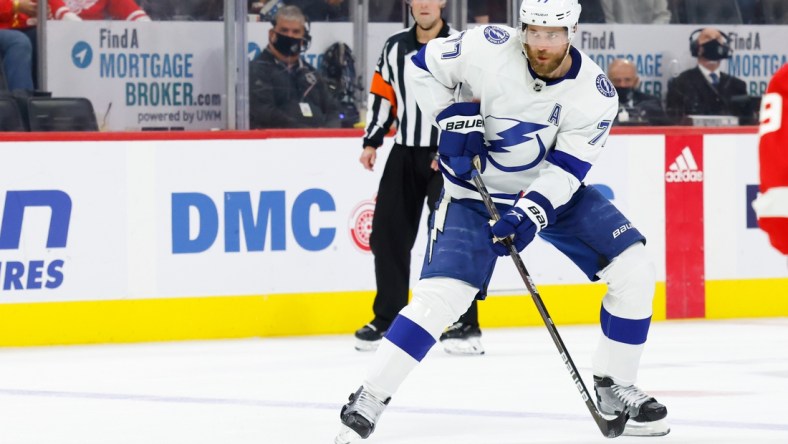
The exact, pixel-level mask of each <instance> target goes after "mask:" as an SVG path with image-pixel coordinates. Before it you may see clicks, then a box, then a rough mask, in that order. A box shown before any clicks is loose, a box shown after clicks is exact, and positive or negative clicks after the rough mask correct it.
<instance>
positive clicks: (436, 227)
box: [429, 199, 450, 262]
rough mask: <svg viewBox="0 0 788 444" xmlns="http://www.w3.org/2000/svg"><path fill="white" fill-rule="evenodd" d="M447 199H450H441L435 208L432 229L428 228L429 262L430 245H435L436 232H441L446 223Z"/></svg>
mask: <svg viewBox="0 0 788 444" xmlns="http://www.w3.org/2000/svg"><path fill="white" fill-rule="evenodd" d="M449 200H450V199H441V203H440V204H439V205H438V208H437V209H436V210H435V220H434V221H433V224H432V229H431V230H430V257H429V262H432V247H434V246H435V242H436V241H437V240H438V232H439V231H440V232H441V233H443V226H444V225H445V224H446V212H447V210H448V209H449Z"/></svg>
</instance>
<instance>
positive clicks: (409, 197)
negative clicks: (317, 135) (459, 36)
mask: <svg viewBox="0 0 788 444" xmlns="http://www.w3.org/2000/svg"><path fill="white" fill-rule="evenodd" d="M408 4H409V5H410V12H411V15H412V16H413V18H414V20H415V22H416V24H415V25H414V26H413V27H411V28H408V29H403V30H402V31H399V32H397V33H395V34H393V35H392V36H391V37H389V39H388V40H386V44H385V45H384V46H383V52H382V53H381V55H380V58H379V59H378V63H377V67H376V69H375V74H374V75H373V77H372V86H371V87H370V94H369V100H368V101H369V108H368V110H367V127H366V133H365V135H364V142H363V143H364V151H363V152H362V153H361V158H360V159H359V161H360V162H361V164H362V165H364V168H366V169H367V170H369V171H372V169H373V167H374V165H375V160H376V158H377V149H378V147H380V146H381V145H382V144H383V137H384V136H385V135H386V134H387V133H388V132H389V129H390V128H391V127H392V125H395V124H396V126H397V134H396V136H395V143H394V147H393V148H392V150H391V154H390V155H389V158H388V160H387V162H386V166H385V168H384V170H383V177H382V178H381V179H380V185H379V188H378V195H377V202H376V205H375V215H374V216H373V218H372V234H371V237H370V246H371V248H372V253H373V254H374V256H375V281H376V284H377V294H376V295H375V302H374V304H373V305H372V310H373V312H374V314H375V318H374V319H373V320H372V321H371V322H370V323H368V324H366V325H365V326H363V327H361V328H360V329H359V330H358V331H356V333H355V337H356V349H357V350H360V351H368V350H375V349H376V348H377V347H378V344H379V343H380V340H381V339H382V337H383V334H384V333H385V332H386V330H388V328H389V325H391V323H392V321H393V320H394V318H395V317H396V316H397V314H398V313H399V311H400V310H401V309H402V308H403V307H405V305H407V303H408V288H409V283H410V251H411V249H412V248H413V244H414V242H415V241H416V235H417V234H418V231H419V222H420V220H421V211H422V208H423V207H424V198H425V197H426V198H427V205H428V208H429V210H430V216H432V213H433V210H434V208H435V203H436V202H437V201H438V198H439V197H440V193H441V190H442V188H443V177H442V176H441V173H440V171H439V170H438V163H437V161H436V160H435V158H436V152H437V150H438V134H439V131H438V129H437V128H436V127H434V126H432V125H431V124H430V119H429V118H427V117H425V116H423V115H422V113H421V110H420V109H419V108H418V106H417V105H416V100H415V99H414V97H411V96H410V95H409V94H408V92H407V91H406V90H405V81H404V78H403V77H404V72H405V62H406V61H407V60H409V59H410V57H411V56H412V55H413V54H415V53H416V52H417V51H418V50H419V49H421V47H422V46H424V45H425V44H427V42H429V41H430V40H432V39H434V38H438V37H447V36H449V35H451V34H456V32H457V31H455V30H454V29H452V28H450V27H449V25H448V24H446V22H445V21H444V20H443V19H442V18H441V10H442V9H443V8H444V7H445V6H446V0H410V1H408ZM480 337H481V330H480V329H479V321H478V312H477V307H476V302H475V301H474V302H473V304H471V307H470V308H469V309H468V312H467V313H465V314H464V315H463V316H462V317H460V319H459V321H458V322H456V323H455V324H453V325H451V326H450V327H449V328H448V329H447V330H446V331H445V332H444V333H443V334H442V335H441V337H440V340H441V343H442V344H443V346H444V349H445V350H446V351H447V352H449V353H454V354H471V355H480V354H483V353H484V349H483V348H482V346H481V342H480V340H479V338H480Z"/></svg>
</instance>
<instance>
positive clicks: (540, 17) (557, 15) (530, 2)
mask: <svg viewBox="0 0 788 444" xmlns="http://www.w3.org/2000/svg"><path fill="white" fill-rule="evenodd" d="M581 10H582V7H581V6H580V4H579V3H578V2H577V0H523V3H522V4H521V5H520V31H521V32H522V31H525V29H524V28H525V26H527V25H536V26H562V27H564V28H566V29H567V32H568V37H569V43H571V42H572V39H573V38H574V36H575V26H577V21H578V19H579V18H580V11H581Z"/></svg>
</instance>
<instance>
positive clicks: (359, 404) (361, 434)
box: [334, 386, 391, 444]
mask: <svg viewBox="0 0 788 444" xmlns="http://www.w3.org/2000/svg"><path fill="white" fill-rule="evenodd" d="M348 400H349V401H350V402H348V403H347V404H345V405H344V406H342V411H341V412H340V413H339V419H340V420H341V421H342V428H341V429H340V430H339V433H338V434H337V436H336V438H334V444H349V443H351V442H353V441H355V440H357V439H367V438H368V437H369V435H371V434H372V432H374V431H375V425H376V424H377V422H378V418H380V415H381V414H382V413H383V409H385V408H386V406H387V405H388V403H389V401H391V397H389V398H388V399H386V400H385V401H384V400H381V399H379V398H378V397H376V396H375V395H373V394H372V393H370V392H369V391H368V390H367V389H365V388H364V386H361V387H359V388H358V390H356V393H352V394H351V395H350V398H348Z"/></svg>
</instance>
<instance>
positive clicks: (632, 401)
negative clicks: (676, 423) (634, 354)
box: [594, 376, 670, 436]
mask: <svg viewBox="0 0 788 444" xmlns="http://www.w3.org/2000/svg"><path fill="white" fill-rule="evenodd" d="M594 391H595V392H596V401H597V404H598V405H599V411H600V412H601V413H603V414H605V415H615V416H617V415H618V414H619V413H621V412H622V411H623V410H628V411H629V421H628V422H627V426H626V428H625V429H624V435H627V436H662V435H667V434H668V432H670V427H669V426H668V423H667V421H666V420H665V417H666V416H668V409H667V408H666V407H665V406H664V405H662V404H660V403H659V402H657V400H656V399H654V397H652V396H649V395H648V394H646V393H645V392H643V391H642V390H640V389H639V388H638V387H637V386H634V385H630V386H628V387H624V386H621V385H618V384H616V383H614V382H613V379H611V378H609V377H599V376H594Z"/></svg>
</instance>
